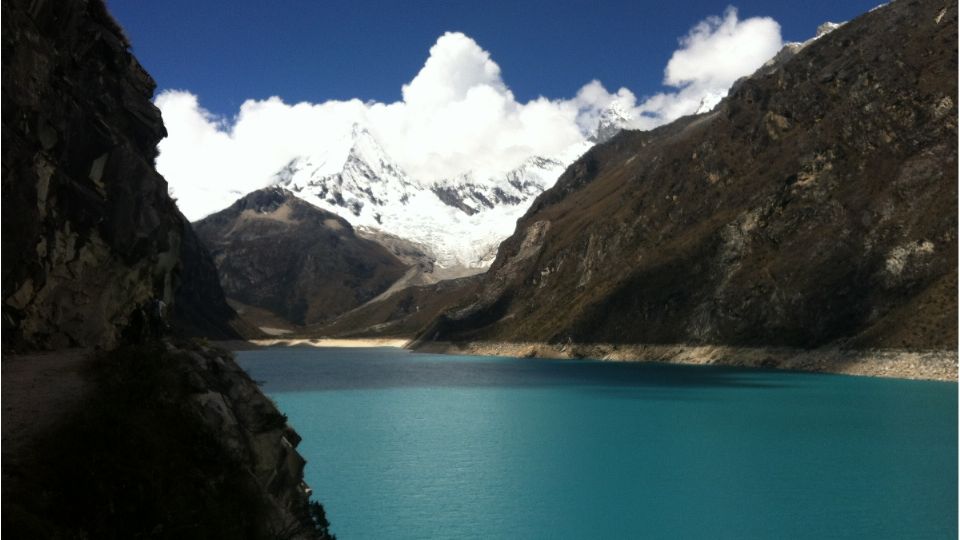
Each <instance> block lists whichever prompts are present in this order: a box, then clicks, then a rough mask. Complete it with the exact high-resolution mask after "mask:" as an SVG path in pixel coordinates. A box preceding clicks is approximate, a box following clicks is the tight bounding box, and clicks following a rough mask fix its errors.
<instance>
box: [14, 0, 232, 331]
mask: <svg viewBox="0 0 960 540" xmlns="http://www.w3.org/2000/svg"><path fill="white" fill-rule="evenodd" d="M153 90H154V82H153V80H152V79H151V78H150V76H149V75H148V74H147V73H146V72H145V71H144V70H143V68H142V67H141V66H140V64H139V63H138V62H137V60H136V59H135V58H134V57H133V55H132V54H130V51H129V43H128V42H127V41H126V38H125V37H124V35H123V32H122V31H121V30H120V28H119V26H117V24H116V22H115V21H114V20H113V19H112V18H111V17H110V15H109V14H108V13H107V11H106V8H105V7H104V5H103V3H102V1H100V0H89V1H83V0H72V1H67V2H54V1H42V0H38V1H33V2H28V1H26V0H10V1H6V0H5V1H4V3H3V166H2V167H3V173H2V174H3V179H2V182H3V203H2V204H3V259H4V261H5V264H4V265H3V343H4V348H6V349H9V348H51V349H56V348H62V347H66V346H98V347H112V346H114V345H115V344H116V343H117V342H118V341H119V340H120V337H121V335H122V334H123V331H124V329H125V328H126V327H128V326H129V325H130V323H131V321H132V320H133V319H134V316H133V315H134V314H135V313H136V312H137V309H138V307H140V306H142V305H143V304H145V303H146V302H147V301H148V300H149V299H150V298H151V297H160V298H163V299H164V300H166V301H167V302H168V303H174V301H175V300H179V301H181V302H184V303H188V302H189V303H193V306H194V307H193V308H189V309H188V308H187V306H185V305H181V306H179V307H178V308H177V309H176V311H175V313H176V314H178V315H179V316H180V318H181V320H182V322H183V323H184V326H190V327H193V328H194V330H195V331H197V332H204V331H207V330H210V331H212V332H215V333H216V334H217V335H218V337H225V336H227V335H231V336H236V335H237V334H236V332H235V331H233V330H232V329H231V328H230V325H229V319H230V318H231V317H232V312H231V311H229V308H228V309H227V310H224V309H222V308H223V306H224V305H225V304H224V300H223V295H222V292H221V291H220V289H219V287H218V286H217V285H216V280H215V277H214V278H213V280H212V281H211V280H210V279H209V278H210V277H211V274H210V273H209V268H208V267H205V266H204V260H203V257H204V256H203V254H202V253H200V252H198V251H197V250H196V249H194V246H192V245H191V240H190V238H189V234H187V235H186V236H187V238H185V232H184V231H185V229H186V228H187V227H188V225H187V223H186V221H185V220H184V218H183V217H182V216H181V215H180V213H179V211H178V210H177V208H176V206H175V204H174V202H173V201H172V200H171V199H170V197H169V196H168V194H167V185H166V182H165V181H164V180H163V178H162V177H161V176H160V175H159V174H157V172H156V171H155V170H154V166H153V160H154V158H155V157H156V154H157V150H156V145H157V142H158V141H159V140H160V139H161V138H162V137H164V136H165V135H166V131H165V130H164V127H163V123H162V121H161V119H160V113H159V111H158V110H157V108H156V107H154V106H153V104H152V103H151V101H150V98H151V96H152V94H153ZM185 276H190V277H191V279H195V278H197V277H199V278H200V279H199V280H197V281H194V282H193V285H192V286H193V289H192V291H190V293H191V294H190V298H189V300H187V301H185V300H186V299H185V297H184V294H183V292H181V293H179V294H178V289H180V288H181V287H180V285H181V284H182V283H183V281H184V277H185ZM201 282H202V283H203V285H202V286H201V285H200V283H201ZM178 303H179V302H178ZM205 306H212V308H213V309H212V310H211V311H207V310H206V308H205Z"/></svg>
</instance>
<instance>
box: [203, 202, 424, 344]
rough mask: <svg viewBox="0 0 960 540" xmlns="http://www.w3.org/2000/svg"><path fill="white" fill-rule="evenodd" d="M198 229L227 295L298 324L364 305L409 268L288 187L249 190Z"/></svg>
mask: <svg viewBox="0 0 960 540" xmlns="http://www.w3.org/2000/svg"><path fill="white" fill-rule="evenodd" d="M194 228H195V229H196V231H197V235H198V236H199V237H200V239H201V240H202V242H203V244H204V245H205V246H206V247H207V248H208V249H209V250H210V252H211V253H212V254H213V260H214V262H215V264H216V265H217V269H218V271H219V273H220V281H221V283H223V288H224V290H225V291H226V293H227V296H228V297H230V298H232V299H236V300H238V301H239V302H242V303H243V304H248V305H251V306H256V307H258V308H263V309H266V310H269V311H271V312H273V313H275V314H277V315H279V316H280V317H283V318H284V319H286V320H287V321H290V322H292V323H294V324H299V325H303V324H313V323H317V322H323V321H326V320H329V319H332V318H333V317H335V316H337V315H339V314H341V313H343V312H345V311H347V310H349V309H352V308H354V307H356V306H359V305H360V304H362V303H364V302H366V301H367V300H370V299H371V298H373V297H375V296H377V295H378V294H380V293H381V292H383V291H385V290H386V289H387V288H388V287H389V286H390V285H391V284H392V283H393V282H395V281H396V280H397V279H399V278H400V277H401V276H403V274H404V272H405V271H406V269H407V268H406V265H405V264H403V263H402V262H401V261H400V260H399V259H397V258H396V257H395V256H394V255H393V254H391V253H390V252H389V251H387V249H386V248H384V247H383V246H381V245H379V244H377V243H376V242H373V241H371V240H366V239H364V238H360V237H358V236H357V235H356V234H355V233H354V230H353V227H351V226H350V224H349V223H347V222H346V221H345V220H344V219H342V218H340V217H338V216H337V215H335V214H332V213H330V212H326V211H324V210H321V209H319V208H316V207H314V206H312V205H310V204H309V203H306V202H304V201H302V200H300V199H298V198H297V197H296V196H294V195H293V194H292V193H290V192H289V191H286V190H284V189H281V188H266V189H262V190H259V191H255V192H253V193H250V194H249V195H247V196H245V197H243V198H242V199H240V200H238V201H237V202H236V203H234V204H233V205H232V206H230V207H229V208H227V209H225V210H222V211H220V212H217V213H216V214H213V215H211V216H208V217H206V218H204V219H202V220H200V221H198V222H196V223H194Z"/></svg>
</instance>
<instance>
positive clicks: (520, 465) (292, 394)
mask: <svg viewBox="0 0 960 540" xmlns="http://www.w3.org/2000/svg"><path fill="white" fill-rule="evenodd" d="M237 356H238V360H239V362H240V364H241V365H242V366H243V367H244V368H246V369H247V370H248V371H249V372H250V374H251V376H252V377H253V378H254V379H255V380H258V381H261V382H262V384H263V389H264V390H265V391H266V393H267V394H268V395H269V396H270V397H272V398H273V399H274V401H276V403H277V404H278V406H279V407H280V409H281V410H282V411H283V412H284V413H285V414H287V416H288V417H289V420H290V424H291V425H292V426H293V427H294V428H296V430H297V431H298V432H299V433H300V435H301V436H302V437H303V442H301V443H300V446H299V450H300V453H301V454H303V456H304V457H305V458H306V459H307V461H308V465H307V469H306V476H307V482H308V483H309V484H310V485H311V487H313V488H314V496H315V498H316V499H317V500H319V501H321V502H322V503H323V505H324V507H325V508H326V510H327V516H328V518H329V519H330V522H331V530H332V532H334V533H335V534H336V535H337V536H338V538H340V540H352V539H355V538H359V539H365V538H517V539H526V538H671V539H672V538H709V539H714V538H731V539H744V538H778V539H779V538H816V539H821V538H869V539H878V538H891V539H902V538H956V537H957V532H958V531H957V384H956V383H942V382H926V381H906V380H895V379H878V378H866V377H847V376H840V375H822V374H804V373H784V372H775V371H761V370H743V369H733V368H720V367H702V366H666V365H656V364H625V363H605V362H595V361H569V360H531V359H522V360H521V359H511V358H491V357H466V356H441V355H429V354H418V353H411V352H408V351H402V350H398V349H389V348H370V349H316V348H273V349H260V350H255V351H244V352H240V353H238V355H237Z"/></svg>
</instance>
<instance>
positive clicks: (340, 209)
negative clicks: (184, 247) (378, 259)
mask: <svg viewBox="0 0 960 540" xmlns="http://www.w3.org/2000/svg"><path fill="white" fill-rule="evenodd" d="M586 149H587V146H586V145H583V147H582V148H580V147H577V148H571V149H570V150H569V151H567V152H565V153H564V155H561V156H553V157H531V158H529V159H528V160H526V161H525V162H523V163H522V164H521V165H520V166H518V167H516V168H514V169H513V170H511V171H509V172H507V173H506V174H504V175H502V176H500V177H495V178H486V177H477V176H475V175H473V174H471V173H467V174H464V175H460V176H458V177H455V178H452V179H445V180H439V181H433V182H425V181H421V180H418V179H415V178H413V177H411V176H410V175H409V174H407V173H406V172H405V171H403V169H402V168H401V167H400V166H399V165H397V164H396V163H395V162H394V161H393V160H392V159H391V158H390V156H389V155H387V153H386V151H384V149H383V148H382V147H381V145H380V144H379V143H378V142H377V140H376V139H375V138H374V136H373V135H372V134H371V133H370V132H369V131H368V130H367V129H365V128H364V127H362V126H360V125H354V127H353V129H352V131H351V133H350V134H349V136H348V137H345V138H344V139H343V140H341V141H339V142H338V143H336V144H333V145H327V146H325V147H324V148H323V149H320V150H319V151H318V152H316V153H313V154H311V155H307V156H301V157H298V158H296V159H294V160H292V161H290V162H289V163H288V164H287V165H286V166H285V167H283V169H281V170H280V171H278V172H277V173H276V175H275V177H274V184H276V185H280V186H283V187H285V188H287V189H289V190H290V191H292V192H293V193H294V194H296V195H297V196H298V197H300V198H302V199H304V200H306V201H307V202H310V203H312V204H314V205H316V206H318V207H320V208H322V209H325V210H328V211H330V212H333V213H335V214H337V215H339V216H341V217H343V218H344V219H346V220H347V221H349V222H350V223H351V224H352V225H354V226H355V227H357V228H359V229H361V230H363V229H369V230H374V231H381V232H384V233H387V234H389V235H394V236H397V237H400V238H403V239H406V240H409V241H411V242H414V243H416V244H420V245H423V246H426V248H427V249H429V250H430V251H432V253H431V255H432V256H434V257H435V259H436V263H437V265H438V266H440V267H441V268H446V269H451V268H461V269H462V270H463V271H464V273H469V272H479V271H482V270H483V269H484V268H486V267H487V266H489V264H490V263H491V262H492V261H493V259H494V257H495V256H496V250H497V246H498V245H499V243H500V242H501V241H502V240H503V239H504V238H506V237H507V236H509V235H510V234H511V233H512V232H513V229H514V226H515V224H516V220H517V218H519V217H520V216H521V215H522V214H523V213H524V212H525V211H526V209H527V207H528V206H529V203H530V202H531V201H532V200H533V198H534V197H536V196H537V195H539V194H540V193H541V192H543V191H544V190H545V189H547V188H549V187H551V186H552V185H553V183H554V182H555V181H556V179H557V178H558V177H559V176H560V174H561V173H562V172H563V170H564V169H565V168H566V167H567V165H569V164H570V163H571V162H572V161H573V160H574V159H576V158H577V157H578V156H579V155H580V154H581V153H583V152H584V151H586Z"/></svg>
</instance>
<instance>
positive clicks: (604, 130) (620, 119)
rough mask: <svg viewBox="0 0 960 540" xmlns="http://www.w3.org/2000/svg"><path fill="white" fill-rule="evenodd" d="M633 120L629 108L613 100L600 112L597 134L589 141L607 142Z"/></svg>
mask: <svg viewBox="0 0 960 540" xmlns="http://www.w3.org/2000/svg"><path fill="white" fill-rule="evenodd" d="M632 120H633V115H632V114H631V113H630V108H629V107H627V106H626V105H624V104H622V103H620V102H619V101H616V100H614V101H613V102H611V103H610V104H609V105H607V106H606V107H605V108H604V109H603V110H602V111H600V120H599V121H598V122H597V132H596V133H595V134H594V135H593V136H592V137H591V138H590V140H591V141H593V142H596V143H602V142H606V141H609V140H610V139H612V138H613V136H614V135H616V134H617V133H620V130H622V129H624V128H625V127H627V126H628V125H629V124H630V122H631V121H632Z"/></svg>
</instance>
